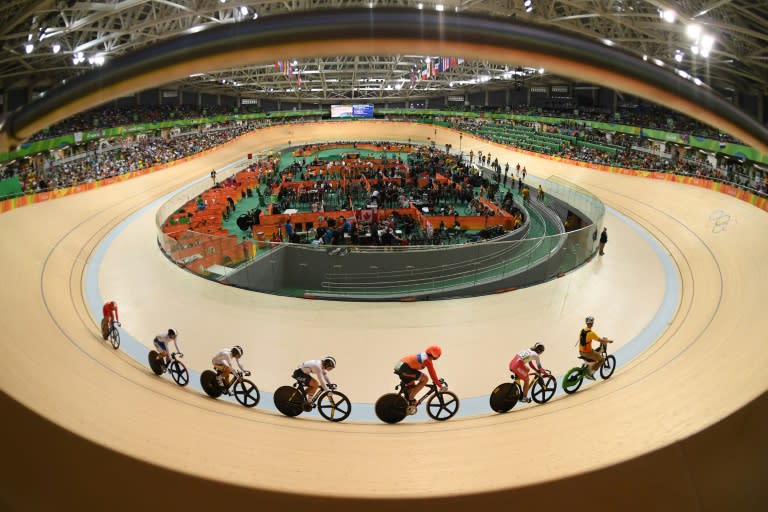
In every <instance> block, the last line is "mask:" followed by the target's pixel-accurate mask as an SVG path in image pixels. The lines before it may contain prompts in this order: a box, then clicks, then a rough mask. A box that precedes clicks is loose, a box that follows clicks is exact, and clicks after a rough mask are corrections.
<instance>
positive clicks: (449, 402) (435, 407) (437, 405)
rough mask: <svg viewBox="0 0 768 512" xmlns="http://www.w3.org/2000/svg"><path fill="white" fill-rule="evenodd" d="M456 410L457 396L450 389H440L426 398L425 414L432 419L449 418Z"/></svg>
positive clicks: (457, 408) (457, 404) (457, 406)
mask: <svg viewBox="0 0 768 512" xmlns="http://www.w3.org/2000/svg"><path fill="white" fill-rule="evenodd" d="M458 410H459V397H458V396H456V395H455V394H454V393H452V392H450V391H440V392H438V393H435V394H434V395H432V396H431V397H429V400H427V414H429V417H430V418H432V419H433V420H437V421H445V420H448V419H451V418H453V415H454V414H456V412H457V411H458Z"/></svg>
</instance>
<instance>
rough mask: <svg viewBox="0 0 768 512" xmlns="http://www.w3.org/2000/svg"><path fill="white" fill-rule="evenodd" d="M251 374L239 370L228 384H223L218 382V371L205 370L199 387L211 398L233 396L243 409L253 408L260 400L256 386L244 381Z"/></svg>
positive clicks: (246, 380)
mask: <svg viewBox="0 0 768 512" xmlns="http://www.w3.org/2000/svg"><path fill="white" fill-rule="evenodd" d="M250 374H251V372H248V371H246V372H242V371H240V370H238V371H236V372H234V373H233V374H232V375H231V377H230V381H229V384H224V383H223V382H222V381H221V380H219V378H218V377H219V375H221V372H220V371H219V370H205V371H204V372H203V373H202V374H201V375H200V385H201V386H202V387H203V391H205V393H206V394H207V395H208V396H210V397H211V398H219V397H220V396H221V395H227V396H229V395H234V396H235V400H237V401H238V402H239V403H240V404H241V405H244V406H245V407H255V406H256V404H258V403H259V400H260V399H261V394H260V393H259V388H257V387H256V384H254V383H253V382H251V381H250V380H248V379H246V378H245V377H248V376H249V375H250Z"/></svg>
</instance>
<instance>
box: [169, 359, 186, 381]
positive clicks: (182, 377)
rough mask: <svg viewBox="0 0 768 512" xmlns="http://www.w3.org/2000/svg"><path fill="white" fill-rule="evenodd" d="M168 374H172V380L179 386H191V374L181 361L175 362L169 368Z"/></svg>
mask: <svg viewBox="0 0 768 512" xmlns="http://www.w3.org/2000/svg"><path fill="white" fill-rule="evenodd" d="M168 372H169V373H170V374H171V378H172V379H173V380H174V381H175V382H176V384H178V385H179V386H186V385H187V384H189V372H188V371H187V367H186V366H184V364H183V363H181V362H180V361H173V362H172V363H171V365H170V366H169V367H168Z"/></svg>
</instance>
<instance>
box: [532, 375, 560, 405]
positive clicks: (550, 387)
mask: <svg viewBox="0 0 768 512" xmlns="http://www.w3.org/2000/svg"><path fill="white" fill-rule="evenodd" d="M555 391H557V379H555V378H554V377H553V376H551V375H542V376H540V377H537V378H536V380H535V381H534V382H533V385H532V386H531V398H532V399H533V401H534V402H536V403H537V404H543V403H544V402H548V401H549V399H550V398H552V397H553V396H555Z"/></svg>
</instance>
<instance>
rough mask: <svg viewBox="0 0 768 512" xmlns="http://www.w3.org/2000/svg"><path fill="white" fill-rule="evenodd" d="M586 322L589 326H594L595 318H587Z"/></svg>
mask: <svg viewBox="0 0 768 512" xmlns="http://www.w3.org/2000/svg"><path fill="white" fill-rule="evenodd" d="M586 322H587V323H588V324H593V323H595V317H593V316H588V317H587V318H586Z"/></svg>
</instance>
